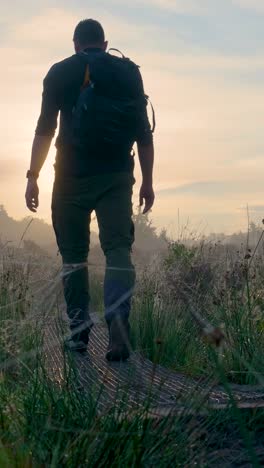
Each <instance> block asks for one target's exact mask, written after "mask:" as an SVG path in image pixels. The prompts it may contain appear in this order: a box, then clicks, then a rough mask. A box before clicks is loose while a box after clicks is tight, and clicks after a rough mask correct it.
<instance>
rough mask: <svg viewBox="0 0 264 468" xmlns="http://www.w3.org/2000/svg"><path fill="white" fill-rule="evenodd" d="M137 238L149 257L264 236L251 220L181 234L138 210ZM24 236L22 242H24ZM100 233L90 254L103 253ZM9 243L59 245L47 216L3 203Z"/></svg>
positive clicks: (45, 249)
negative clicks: (243, 226)
mask: <svg viewBox="0 0 264 468" xmlns="http://www.w3.org/2000/svg"><path fill="white" fill-rule="evenodd" d="M133 220H134V224H135V233H136V241H135V244H134V247H133V251H134V253H135V254H137V253H138V254H140V255H141V256H142V260H145V259H146V260H147V258H149V255H151V254H152V253H157V252H162V251H164V250H166V249H167V247H168V246H169V245H170V244H171V243H172V242H175V241H176V242H179V243H183V244H185V245H187V246H193V245H196V244H200V243H201V242H209V243H222V244H223V245H233V246H235V247H241V246H242V247H245V248H249V249H254V248H255V247H256V245H257V244H258V242H259V240H260V239H261V236H262V233H263V228H264V226H263V224H262V223H259V224H257V223H254V222H250V223H249V226H248V231H247V232H242V231H240V232H237V233H234V234H231V235H226V234H224V233H218V234H217V233H212V234H209V235H207V236H205V235H203V236H201V235H199V233H193V232H192V231H191V229H188V228H186V227H184V229H182V230H181V231H180V234H178V235H175V236H173V235H169V234H168V232H167V230H166V228H164V229H162V230H159V229H158V228H157V227H156V226H155V225H154V224H153V221H152V220H151V217H150V215H143V214H142V213H141V212H140V210H138V211H137V212H136V213H135V214H134V216H133ZM21 239H22V242H21ZM98 242H99V241H98V235H97V233H96V232H93V231H92V232H91V254H92V256H93V254H94V255H95V256H97V255H101V253H100V247H99V244H98ZM7 245H8V246H10V247H13V248H17V247H20V248H23V249H24V250H25V251H27V252H31V253H35V254H38V253H41V254H44V253H46V254H49V255H56V254H57V246H56V241H55V236H54V232H53V228H52V226H51V225H50V224H48V223H46V222H45V221H44V220H42V219H39V218H36V217H34V218H33V217H31V216H27V217H25V218H23V219H21V220H16V219H14V218H12V217H10V216H9V215H8V213H7V211H6V209H5V207H4V206H3V205H0V247H3V246H7Z"/></svg>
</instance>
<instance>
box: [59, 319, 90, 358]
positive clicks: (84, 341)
mask: <svg viewBox="0 0 264 468" xmlns="http://www.w3.org/2000/svg"><path fill="white" fill-rule="evenodd" d="M92 327H93V325H90V326H89V327H88V328H85V329H84V330H81V331H79V332H78V328H77V327H76V328H75V329H73V330H72V334H71V336H69V337H68V338H66V340H65V341H64V346H65V348H66V349H67V350H68V351H76V352H78V353H82V354H83V353H85V352H86V351H87V347H88V343H89V335H90V332H91V329H92Z"/></svg>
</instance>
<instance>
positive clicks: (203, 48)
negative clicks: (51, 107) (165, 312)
mask: <svg viewBox="0 0 264 468" xmlns="http://www.w3.org/2000/svg"><path fill="white" fill-rule="evenodd" d="M21 4H23V8H21ZM83 4H84V3H83V1H82V0H77V1H75V2H73V1H72V0H67V1H64V2H62V1H58V2H57V6H56V7H55V8H54V6H53V4H52V3H51V2H50V0H47V1H46V2H45V3H44V2H39V3H38V4H35V2H33V1H32V0H25V1H23V2H18V0H15V1H14V8H13V9H12V12H10V8H9V7H8V5H6V4H4V3H3V2H2V1H1V6H2V10H3V16H2V31H1V36H2V37H1V39H2V48H1V54H2V63H5V70H4V72H3V73H2V80H3V84H2V87H1V90H0V93H1V102H2V108H3V114H4V115H6V116H8V118H7V119H6V121H3V123H2V126H1V132H2V133H1V142H2V145H1V153H0V154H1V158H0V173H1V179H0V181H1V184H0V187H1V188H0V201H1V203H2V204H3V205H4V206H5V207H6V209H7V212H8V214H9V215H10V216H11V217H13V218H14V219H21V218H24V217H25V216H32V214H31V213H30V212H29V211H28V210H27V209H26V205H25V202H24V193H25V187H26V178H25V174H26V170H27V169H28V167H29V162H30V153H31V144H32V140H33V136H34V131H35V127H36V123H37V118H38V116H39V112H40V103H41V92H42V81H43V78H44V76H45V75H46V73H47V72H48V70H49V68H50V66H51V65H52V64H53V63H55V62H57V61H59V60H61V59H63V58H65V57H66V56H69V55H72V54H73V53H74V51H73V44H72V33H73V30H74V27H75V25H76V24H77V22H78V21H79V20H80V19H82V18H85V17H94V18H96V19H98V20H99V21H101V22H102V24H103V26H104V29H105V32H106V37H107V39H108V40H109V46H110V47H117V48H119V49H121V50H122V51H123V52H124V54H125V55H127V56H129V57H130V58H131V59H133V60H135V62H136V63H138V64H140V65H141V72H142V76H143V80H144V84H145V91H146V93H147V94H148V95H149V96H150V98H151V101H152V102H153V104H154V107H155V110H156V114H157V131H156V134H155V145H156V166H155V172H154V181H155V188H156V203H155V206H154V208H153V210H152V213H151V218H152V219H153V222H154V224H155V225H156V226H157V227H158V228H160V229H161V228H162V227H164V228H166V229H167V230H168V232H177V226H178V222H179V221H178V217H179V215H178V213H179V214H180V222H181V224H183V225H184V224H186V222H188V221H187V220H188V219H189V220H190V221H189V222H190V224H191V226H193V227H194V228H195V229H197V230H200V231H201V232H205V233H207V234H209V233H210V232H219V233H220V232H224V233H227V234H228V233H231V232H237V231H239V230H242V231H243V230H245V229H246V228H247V205H248V207H249V212H250V218H251V219H252V220H253V221H257V222H260V221H261V219H262V218H263V214H262V213H264V203H263V202H262V199H264V189H263V182H262V170H263V169H264V160H263V156H262V153H263V142H262V133H263V130H262V121H263V117H264V106H263V104H264V102H263V99H264V98H263V86H264V85H263V83H262V82H263V80H262V78H263V70H264V59H263V56H262V52H263V44H264V43H263V41H262V40H261V39H263V38H264V32H263V28H262V23H263V17H264V6H263V5H261V4H260V3H259V2H258V1H256V0H224V1H223V2H222V3H221V4H219V2H218V3H217V2H216V0H211V1H209V0H204V1H202V0H201V1H199V0H197V1H192V0H185V1H183V0H142V1H139V0H135V1H134V3H133V6H132V5H125V4H124V3H123V2H121V0H109V1H108V2H106V0H103V1H102V2H100V6H98V7H96V8H95V7H94V6H92V2H90V1H88V2H86V3H85V5H86V6H85V8H84V6H83ZM16 5H19V7H18V8H15V7H16ZM11 119H12V120H11ZM54 154H55V151H54V148H53V149H52V150H51V151H50V155H49V157H48V160H47V161H46V163H45V165H44V168H43V170H42V173H41V175H40V179H39V185H40V207H39V210H38V213H37V215H36V216H37V217H38V218H39V219H44V220H45V221H47V222H49V223H50V199H51V190H52V180H53V163H54ZM135 174H136V179H137V183H136V186H135V196H134V207H135V208H136V206H137V205H138V200H137V194H138V190H139V184H140V176H139V165H138V162H137V164H136V171H135ZM10 187H12V195H10ZM33 217H34V216H33ZM92 229H93V230H94V229H95V223H94V224H93V225H92Z"/></svg>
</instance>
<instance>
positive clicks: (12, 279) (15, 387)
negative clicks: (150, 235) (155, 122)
mask: <svg viewBox="0 0 264 468" xmlns="http://www.w3.org/2000/svg"><path fill="white" fill-rule="evenodd" d="M40 261H41V259H40ZM192 261H193V260H192ZM21 263H23V262H21ZM1 265H2V270H1V273H0V284H1V286H0V288H1V295H0V307H1V308H0V325H1V335H0V466H1V467H13V466H14V467H69V468H72V467H80V468H81V467H87V466H89V467H120V468H121V467H141V466H142V467H153V466H158V467H168V466H176V467H177V466H179V467H180V466H195V465H197V466H220V465H223V464H225V466H231V465H232V463H236V464H237V465H238V466H239V464H241V465H242V464H243V463H244V464H246V463H247V464H249V466H261V463H262V461H263V460H264V453H263V446H264V439H263V431H262V427H263V416H264V414H263V411H262V410H255V411H251V410H249V411H247V412H242V411H241V410H239V409H238V408H237V406H236V403H235V401H232V393H231V403H230V407H228V408H226V409H225V410H223V411H216V410H213V409H210V408H208V407H207V406H206V404H204V403H201V401H202V400H200V398H198V397H197V396H195V395H193V394H192V393H191V392H190V394H186V395H184V401H185V402H186V401H187V402H188V407H186V409H184V408H183V410H182V411H178V412H175V413H174V414H173V415H170V414H168V415H167V416H164V417H162V418H161V417H159V416H156V417H155V418H151V417H149V411H148V410H149V401H148V400H147V399H146V402H145V404H144V405H143V407H142V408H141V409H139V410H137V411H134V412H131V410H130V409H129V408H126V403H124V402H123V403H120V401H119V400H117V401H116V402H114V403H113V404H112V406H110V407H109V408H108V409H107V411H103V410H102V409H101V408H100V407H99V406H98V395H96V394H95V393H94V392H93V391H92V389H90V388H85V389H82V390H80V388H78V386H77V385H76V372H75V370H76V369H75V363H74V360H72V359H70V357H69V356H67V355H65V356H64V359H65V360H66V362H65V364H66V365H64V367H63V369H64V375H63V378H62V381H61V384H60V385H58V384H57V383H56V382H55V381H53V380H52V379H51V376H50V374H49V372H47V368H46V361H45V352H44V351H43V326H42V325H43V322H42V321H41V320H40V318H39V317H40V315H41V314H37V315H35V314H36V304H35V303H34V300H35V298H34V297H32V296H34V288H32V266H31V265H30V262H29V263H28V264H26V266H25V265H23V266H22V264H20V262H18V263H17V264H16V265H15V263H13V262H11V261H10V257H9V258H7V259H6V261H2V263H1ZM162 265H163V267H164V270H163V271H161V268H159V270H158V271H159V275H156V276H155V275H153V274H152V273H151V272H149V274H148V275H144V277H143V278H142V282H140V284H139V287H138V291H137V294H136V296H135V301H134V310H133V314H132V325H133V341H134V346H135V348H136V349H138V350H140V351H141V352H142V353H144V354H145V355H147V356H148V357H150V358H151V359H152V360H153V361H155V362H159V363H161V364H163V365H167V366H171V367H174V368H175V369H178V370H180V371H184V372H187V373H189V374H192V375H194V374H196V375H198V374H201V373H204V375H206V374H207V375H208V374H209V373H211V374H212V375H214V376H215V377H216V378H217V379H219V380H221V381H222V383H223V385H225V386H226V388H227V390H228V391H230V387H229V383H228V381H229V380H230V379H231V380H232V378H233V377H231V376H232V374H230V370H231V369H233V367H234V363H236V360H237V362H238V361H239V358H238V355H239V353H241V354H242V355H243V356H245V358H246V357H247V359H249V358H251V354H250V353H251V349H252V348H251V345H250V346H249V350H248V348H247V346H246V343H248V342H247V341H246V342H245V339H244V338H241V337H239V336H237V337H233V334H232V333H231V332H230V336H229V339H230V340H231V337H232V338H233V340H234V341H233V344H232V343H231V344H232V346H233V348H232V349H233V350H236V349H238V351H237V352H238V355H236V360H235V358H234V357H232V356H234V351H232V350H229V351H228V350H226V351H225V357H224V358H223V360H222V361H221V360H219V356H217V355H216V353H215V352H214V351H213V350H212V348H210V347H209V346H208V345H206V344H204V343H203V342H202V341H201V339H200V336H199V334H198V330H197V326H196V325H195V324H194V323H193V321H192V320H190V315H189V313H188V304H184V301H183V300H182V299H181V302H177V301H176V303H175V296H174V295H173V294H174V292H175V290H174V289H173V288H172V289H171V286H170V277H169V276H167V277H166V275H170V274H171V273H172V272H171V268H174V266H173V267H171V265H170V266H169V269H168V268H167V267H168V264H167V262H165V263H162ZM43 268H44V267H43ZM164 275H165V276H164ZM33 278H34V281H37V279H38V278H36V272H35V271H33ZM164 278H165V281H167V283H166V284H167V289H165V290H163V289H162V287H161V282H163V280H164ZM94 281H95V280H94ZM100 281H101V280H100ZM100 281H99V282H96V281H95V283H94V284H93V283H92V284H93V304H94V307H95V308H97V307H99V308H100V309H101V308H102V295H101V293H100V291H101V286H102V285H101V283H100ZM173 285H174V287H175V283H173ZM47 287H48V286H47ZM230 297H231V296H230ZM258 298H259V296H258ZM200 299H201V298H200ZM243 300H244V299H243ZM230 301H231V302H230ZM204 303H205V302H204ZM206 303H208V304H209V303H210V301H209V300H206ZM202 304H203V303H202V302H201V300H200V302H199V307H202ZM227 304H234V306H233V307H234V309H232V310H231V309H230V308H228V306H227ZM241 304H242V305H243V307H246V305H245V304H244V302H243V301H242V302H241V300H238V299H237V298H233V296H232V298H231V299H230V298H228V301H227V303H225V302H224V301H223V303H221V304H220V305H215V306H214V307H215V308H213V306H212V309H210V313H209V312H208V311H207V309H206V315H207V316H208V318H210V319H213V320H215V321H219V322H224V320H232V323H233V322H234V324H233V325H232V326H233V328H234V329H237V330H240V329H239V328H238V325H239V324H241V327H243V328H242V330H240V333H241V332H242V331H243V334H244V335H245V336H248V335H249V334H250V337H251V336H253V335H252V334H253V333H254V327H249V326H248V327H245V320H246V319H245V317H244V316H243V314H242V312H241V317H240V316H237V313H236V319H234V318H232V319H230V315H232V314H233V313H234V311H236V312H237V310H241V311H242V309H241ZM244 310H248V309H244ZM201 311H202V312H204V309H201ZM231 311H232V314H231ZM38 312H39V311H38ZM216 313H217V314H218V315H217V314H216ZM34 317H37V320H34ZM239 343H241V347H240V348H237V346H238V344H239ZM243 343H244V348H243V346H242V344H243ZM258 346H259V348H258V349H261V342H259V344H258ZM262 352H263V349H262ZM227 353H230V354H227ZM232 353H233V354H232ZM227 356H230V358H229V359H230V360H229V361H228V359H227ZM245 360H246V359H245ZM253 364H254V366H255V365H256V366H257V367H256V369H258V360H257V359H256V361H254V363H252V360H251V363H250V365H251V366H252V369H253ZM242 367H243V366H242V364H241V368H242ZM244 367H245V368H246V369H247V366H246V364H244ZM244 367H243V368H244ZM239 372H240V376H239V379H238V380H241V379H242V377H241V376H242V375H243V373H242V370H241V369H240V370H239ZM246 372H247V373H250V372H251V371H250V370H249V369H247V370H246ZM252 372H253V370H252ZM252 375H253V374H252ZM250 379H251V380H252V381H253V380H254V379H253V376H251V377H250ZM242 380H243V379H242ZM126 391H127V392H129V388H127V389H126ZM230 392H231V391H230Z"/></svg>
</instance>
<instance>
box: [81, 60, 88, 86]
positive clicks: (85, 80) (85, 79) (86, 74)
mask: <svg viewBox="0 0 264 468" xmlns="http://www.w3.org/2000/svg"><path fill="white" fill-rule="evenodd" d="M89 84H90V69H89V65H87V66H86V69H85V75H84V80H83V84H82V88H81V89H84V88H86V87H87V86H88V85H89Z"/></svg>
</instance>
